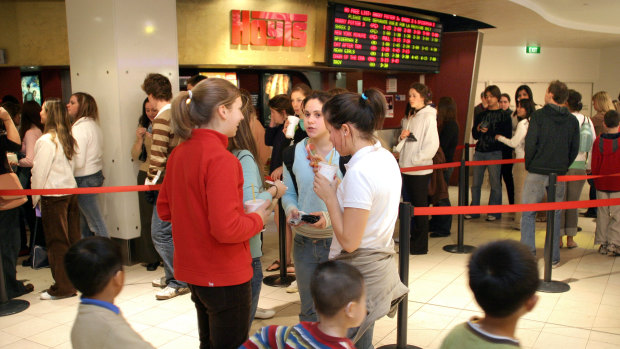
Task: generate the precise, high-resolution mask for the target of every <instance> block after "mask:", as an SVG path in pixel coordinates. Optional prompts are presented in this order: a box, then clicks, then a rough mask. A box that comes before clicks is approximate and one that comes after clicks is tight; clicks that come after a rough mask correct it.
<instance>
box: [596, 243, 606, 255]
mask: <svg viewBox="0 0 620 349" xmlns="http://www.w3.org/2000/svg"><path fill="white" fill-rule="evenodd" d="M598 253H600V254H607V244H601V246H599V247H598Z"/></svg>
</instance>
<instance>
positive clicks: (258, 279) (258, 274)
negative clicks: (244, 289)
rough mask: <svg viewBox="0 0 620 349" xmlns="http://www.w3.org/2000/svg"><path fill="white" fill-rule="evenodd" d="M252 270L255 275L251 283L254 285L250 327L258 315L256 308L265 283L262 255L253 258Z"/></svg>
mask: <svg viewBox="0 0 620 349" xmlns="http://www.w3.org/2000/svg"><path fill="white" fill-rule="evenodd" d="M252 270H254V275H253V276H252V280H251V281H250V284H251V285H252V305H251V306H250V327H251V326H252V321H253V320H254V315H256V308H258V298H259V296H260V289H261V285H262V283H263V266H262V265H261V263H260V257H256V258H252Z"/></svg>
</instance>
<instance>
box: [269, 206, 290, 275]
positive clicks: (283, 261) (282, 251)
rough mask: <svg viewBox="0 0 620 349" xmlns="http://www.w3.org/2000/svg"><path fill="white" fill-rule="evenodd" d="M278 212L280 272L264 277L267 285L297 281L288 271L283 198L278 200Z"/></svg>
mask: <svg viewBox="0 0 620 349" xmlns="http://www.w3.org/2000/svg"><path fill="white" fill-rule="evenodd" d="M278 214H279V217H278V231H279V235H280V236H279V244H280V247H279V252H280V273H279V274H275V275H269V276H266V277H265V278H263V283H264V284H265V285H267V286H279V287H287V286H289V285H290V284H291V282H293V281H295V277H294V276H292V275H287V273H286V215H285V213H284V209H283V208H282V200H278Z"/></svg>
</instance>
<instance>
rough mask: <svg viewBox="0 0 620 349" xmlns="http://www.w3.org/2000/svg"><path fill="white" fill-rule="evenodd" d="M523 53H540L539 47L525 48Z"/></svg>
mask: <svg viewBox="0 0 620 349" xmlns="http://www.w3.org/2000/svg"><path fill="white" fill-rule="evenodd" d="M525 53H540V46H525Z"/></svg>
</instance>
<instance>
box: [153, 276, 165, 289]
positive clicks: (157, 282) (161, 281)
mask: <svg viewBox="0 0 620 349" xmlns="http://www.w3.org/2000/svg"><path fill="white" fill-rule="evenodd" d="M151 285H153V287H160V288H164V287H166V286H168V284H167V283H166V277H165V276H162V277H160V278H159V279H155V280H153V281H151Z"/></svg>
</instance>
